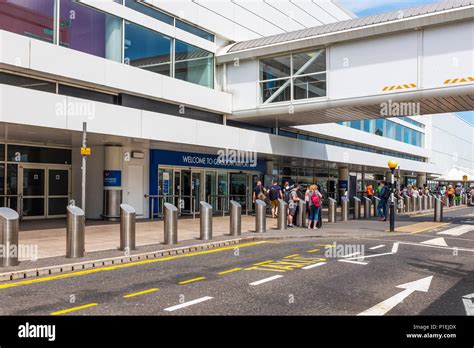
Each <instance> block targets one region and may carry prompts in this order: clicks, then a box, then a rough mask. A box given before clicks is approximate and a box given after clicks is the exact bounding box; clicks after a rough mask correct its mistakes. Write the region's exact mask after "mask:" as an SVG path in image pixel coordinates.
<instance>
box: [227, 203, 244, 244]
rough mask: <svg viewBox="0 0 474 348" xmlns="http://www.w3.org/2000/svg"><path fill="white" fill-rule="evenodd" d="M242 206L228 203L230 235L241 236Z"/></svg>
mask: <svg viewBox="0 0 474 348" xmlns="http://www.w3.org/2000/svg"><path fill="white" fill-rule="evenodd" d="M241 220H242V206H241V205H240V203H238V202H236V201H232V200H231V201H230V235H231V236H240V235H241V234H242V223H241Z"/></svg>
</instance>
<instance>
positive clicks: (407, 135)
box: [403, 127, 411, 144]
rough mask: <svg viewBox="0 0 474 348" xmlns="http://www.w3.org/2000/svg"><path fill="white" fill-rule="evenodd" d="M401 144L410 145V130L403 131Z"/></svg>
mask: <svg viewBox="0 0 474 348" xmlns="http://www.w3.org/2000/svg"><path fill="white" fill-rule="evenodd" d="M403 142H404V143H406V144H410V143H411V129H410V128H406V127H405V130H404V132H403Z"/></svg>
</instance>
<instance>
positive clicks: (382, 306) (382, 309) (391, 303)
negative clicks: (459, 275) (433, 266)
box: [358, 276, 433, 315]
mask: <svg viewBox="0 0 474 348" xmlns="http://www.w3.org/2000/svg"><path fill="white" fill-rule="evenodd" d="M432 279H433V276H429V277H426V278H422V279H418V280H415V281H414V282H410V283H406V284H402V285H398V286H397V288H400V289H405V290H403V291H402V292H399V293H398V294H396V295H394V296H392V297H390V298H388V299H386V300H385V301H382V302H380V303H379V304H376V305H375V306H373V307H372V308H369V309H367V310H366V311H363V312H362V313H359V314H358V315H384V314H386V313H387V312H389V311H390V310H391V309H392V308H394V307H395V306H396V305H398V304H399V303H401V302H403V300H404V299H406V298H407V297H408V296H410V295H411V294H412V293H414V292H415V291H423V292H428V289H429V288H430V285H431V280H432Z"/></svg>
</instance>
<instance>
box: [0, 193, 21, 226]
mask: <svg viewBox="0 0 474 348" xmlns="http://www.w3.org/2000/svg"><path fill="white" fill-rule="evenodd" d="M0 198H7V202H8V203H7V204H6V205H5V206H6V207H7V208H10V207H11V204H10V202H11V200H10V198H18V206H17V208H18V209H17V213H18V215H19V216H20V220H23V195H22V194H19V195H0Z"/></svg>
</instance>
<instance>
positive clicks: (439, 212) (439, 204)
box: [434, 198, 444, 222]
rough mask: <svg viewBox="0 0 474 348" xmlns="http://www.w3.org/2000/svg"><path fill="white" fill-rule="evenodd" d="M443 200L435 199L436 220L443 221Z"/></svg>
mask: <svg viewBox="0 0 474 348" xmlns="http://www.w3.org/2000/svg"><path fill="white" fill-rule="evenodd" d="M443 205H444V203H443V201H442V200H441V199H438V198H436V199H435V206H434V221H436V222H442V221H443Z"/></svg>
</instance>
